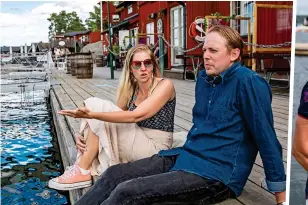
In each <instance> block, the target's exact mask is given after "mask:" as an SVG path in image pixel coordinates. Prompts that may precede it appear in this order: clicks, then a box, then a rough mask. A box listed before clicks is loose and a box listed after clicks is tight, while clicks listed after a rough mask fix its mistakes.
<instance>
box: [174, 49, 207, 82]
mask: <svg viewBox="0 0 308 205" xmlns="http://www.w3.org/2000/svg"><path fill="white" fill-rule="evenodd" d="M175 57H176V58H177V59H185V58H186V59H191V64H187V65H191V66H192V68H193V73H194V77H195V80H197V76H198V72H199V70H200V69H201V65H202V64H203V55H202V54H186V55H176V56H175ZM195 61H196V62H195ZM186 72H187V68H186V67H185V68H184V79H185V80H186Z"/></svg>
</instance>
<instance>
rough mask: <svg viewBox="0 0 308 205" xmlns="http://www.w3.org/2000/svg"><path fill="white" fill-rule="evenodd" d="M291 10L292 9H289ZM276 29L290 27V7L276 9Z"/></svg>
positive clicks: (281, 29)
mask: <svg viewBox="0 0 308 205" xmlns="http://www.w3.org/2000/svg"><path fill="white" fill-rule="evenodd" d="M291 11H292V10H291ZM276 15H277V18H276V20H277V31H283V30H289V29H291V27H292V15H290V9H279V10H278V11H277V14H276Z"/></svg>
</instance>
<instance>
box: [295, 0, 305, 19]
mask: <svg viewBox="0 0 308 205" xmlns="http://www.w3.org/2000/svg"><path fill="white" fill-rule="evenodd" d="M296 14H297V15H307V16H308V1H307V0H297V12H296Z"/></svg>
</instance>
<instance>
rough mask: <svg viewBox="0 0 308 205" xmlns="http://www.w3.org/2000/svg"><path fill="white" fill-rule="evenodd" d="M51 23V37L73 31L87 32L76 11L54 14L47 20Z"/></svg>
mask: <svg viewBox="0 0 308 205" xmlns="http://www.w3.org/2000/svg"><path fill="white" fill-rule="evenodd" d="M47 20H48V21H49V22H50V25H49V27H48V28H49V32H48V35H49V37H51V36H53V35H54V34H55V35H58V34H61V33H67V32H71V31H81V30H85V29H86V28H85V26H84V25H83V23H82V20H81V19H80V18H79V17H78V15H77V13H76V12H75V11H73V12H70V13H66V11H61V12H60V13H59V14H57V13H52V14H50V17H49V18H48V19H47Z"/></svg>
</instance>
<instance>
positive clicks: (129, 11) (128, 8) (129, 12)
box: [127, 5, 133, 14]
mask: <svg viewBox="0 0 308 205" xmlns="http://www.w3.org/2000/svg"><path fill="white" fill-rule="evenodd" d="M131 13H133V5H129V6H128V7H127V14H131Z"/></svg>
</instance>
